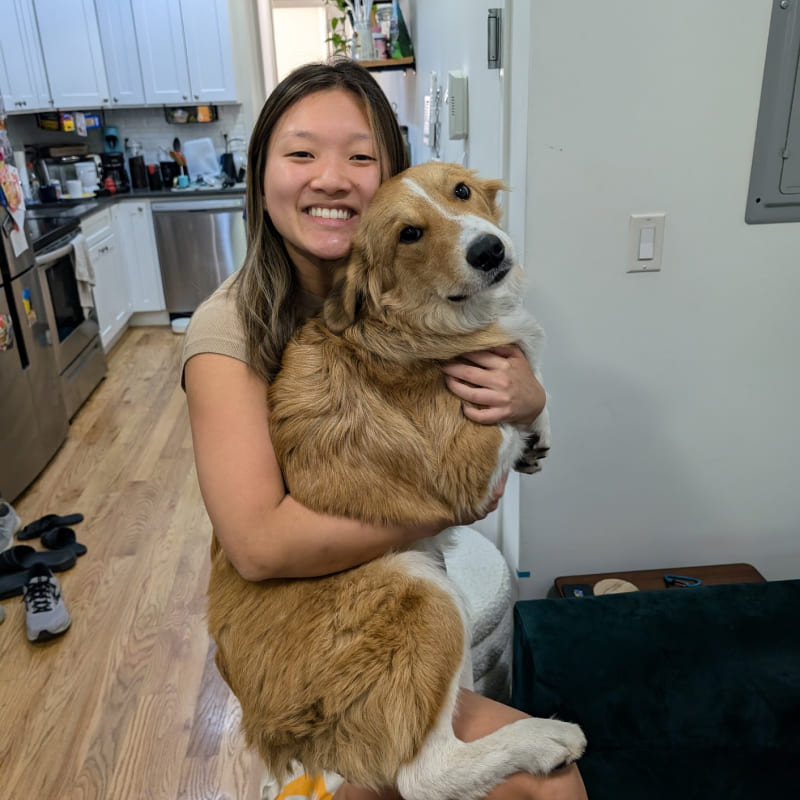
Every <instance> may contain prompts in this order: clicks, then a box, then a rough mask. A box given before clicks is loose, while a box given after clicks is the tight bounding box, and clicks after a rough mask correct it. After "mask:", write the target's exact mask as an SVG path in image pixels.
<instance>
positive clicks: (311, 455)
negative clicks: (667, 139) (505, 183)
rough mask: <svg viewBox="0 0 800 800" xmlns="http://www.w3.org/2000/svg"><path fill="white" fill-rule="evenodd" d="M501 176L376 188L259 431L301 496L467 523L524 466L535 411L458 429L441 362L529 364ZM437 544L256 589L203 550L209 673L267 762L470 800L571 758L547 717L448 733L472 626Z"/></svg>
mask: <svg viewBox="0 0 800 800" xmlns="http://www.w3.org/2000/svg"><path fill="white" fill-rule="evenodd" d="M502 188H503V187H502V184H501V183H500V182H499V181H494V180H485V179H481V178H479V177H477V176H476V175H475V174H474V172H472V171H469V170H466V169H464V168H462V167H460V166H458V165H455V164H443V163H429V164H424V165H421V166H418V167H412V168H411V169H409V170H407V171H405V172H403V173H401V174H400V175H398V176H396V177H395V178H393V179H391V180H389V181H387V182H385V183H384V184H383V185H382V186H381V188H380V189H379V191H378V193H377V194H376V196H375V198H374V199H373V200H372V202H371V204H370V206H369V209H368V210H367V212H366V214H365V216H364V219H363V220H362V223H361V225H360V226H359V229H358V232H357V234H356V237H355V241H354V246H353V253H352V256H351V258H350V259H349V261H348V263H347V265H346V267H345V268H344V269H343V271H342V274H341V275H340V276H338V277H337V280H336V282H335V284H334V288H333V290H332V291H331V294H330V295H329V297H328V299H327V300H326V302H325V305H324V309H323V312H322V313H321V314H320V315H318V316H317V317H314V318H312V319H311V320H309V321H308V322H306V323H305V325H304V326H303V327H301V328H300V329H299V330H298V331H297V332H296V334H295V335H294V337H293V338H292V340H291V341H290V343H289V345H288V346H287V348H286V350H285V353H284V357H283V363H282V368H281V372H280V374H279V375H278V377H277V378H276V379H275V381H273V383H272V385H271V387H270V392H269V412H270V432H271V435H272V441H273V444H274V447H275V451H276V453H277V456H278V460H279V462H280V464H281V468H282V470H283V474H284V478H285V481H286V485H287V487H288V490H289V491H290V492H291V494H292V496H293V497H294V498H295V499H296V500H298V501H299V502H300V503H302V504H304V505H306V506H308V507H310V508H312V509H315V510H316V511H320V512H324V513H326V514H333V515H338V516H345V517H352V518H356V519H361V520H364V521H367V522H371V523H378V524H403V525H413V524H416V523H424V522H431V521H433V520H437V519H452V520H461V519H468V518H472V519H474V518H475V517H476V516H478V515H480V514H481V512H482V510H484V509H485V508H486V506H487V503H488V502H489V500H490V498H491V495H492V490H493V489H494V488H495V486H496V484H497V482H498V481H499V480H500V479H501V477H502V476H503V475H504V473H506V472H507V471H508V470H509V469H511V468H513V467H514V466H515V465H520V466H523V465H524V468H525V469H526V470H528V469H530V470H531V471H535V470H536V469H538V459H537V455H543V454H544V453H545V452H546V450H547V448H548V447H549V428H548V423H547V416H546V414H543V415H542V416H541V417H540V418H539V420H538V421H537V425H536V429H535V430H534V431H532V432H531V431H520V430H518V429H517V428H516V427H515V426H513V425H479V424H476V423H474V422H471V421H470V420H468V419H466V418H465V417H464V415H463V413H462V411H461V404H460V401H459V399H458V398H457V397H455V396H454V395H453V394H452V393H451V392H449V391H448V390H447V388H446V387H445V384H444V380H443V377H442V370H441V367H442V364H443V362H445V361H447V360H448V359H451V358H454V357H456V356H458V355H459V354H462V353H466V352H470V351H475V350H483V349H487V348H492V347H497V346H499V345H504V344H508V343H511V342H517V343H519V344H520V345H521V346H522V348H523V350H524V352H525V354H526V356H527V357H528V359H529V360H530V363H531V364H532V365H533V366H534V370H536V357H537V349H538V347H539V344H540V340H541V336H542V333H541V329H540V327H539V326H538V324H537V323H536V322H535V321H534V320H533V319H532V318H531V317H530V316H529V315H528V314H527V313H526V312H525V311H524V309H523V308H522V305H521V296H522V274H521V269H520V267H519V265H518V263H517V262H516V259H515V256H514V252H513V247H512V244H511V242H510V240H509V238H508V237H507V236H506V234H505V233H504V232H503V231H502V230H501V229H500V228H499V227H498V221H499V217H500V211H499V208H498V206H497V204H496V195H497V192H498V191H499V190H500V189H502ZM532 450H533V451H535V452H534V456H533V458H532V459H526V457H525V455H526V451H527V452H528V453H530V452H531V451H532ZM439 539H440V537H435V538H434V539H426V540H422V541H420V542H418V543H417V544H416V545H414V546H413V547H412V548H410V549H407V550H403V551H400V552H391V553H388V554H386V555H384V556H382V557H381V558H377V559H375V560H374V561H370V562H368V563H366V564H363V565H361V566H359V567H356V568H354V569H348V570H345V571H343V572H339V573H336V574H333V575H327V576H324V577H320V578H309V579H300V580H272V581H264V582H261V583H253V582H247V581H245V580H243V579H242V578H241V577H240V576H239V575H238V573H236V571H235V570H234V569H233V567H232V566H231V564H230V563H229V562H228V560H227V559H226V557H225V555H224V554H223V553H222V551H221V550H220V548H219V546H218V545H217V544H216V543H215V544H214V546H213V549H212V572H211V580H210V584H209V630H210V632H211V635H212V636H213V637H214V639H215V640H216V643H217V648H218V649H217V665H218V667H219V670H220V672H221V674H222V675H223V677H224V678H225V680H226V681H227V682H228V684H229V685H230V687H231V689H232V690H233V692H234V693H235V694H236V696H237V697H238V699H239V701H240V703H241V706H242V727H243V729H244V732H245V736H246V739H247V741H248V743H249V744H250V745H251V746H253V747H255V748H257V749H258V752H259V753H260V755H261V757H262V758H263V760H264V762H265V763H266V765H267V766H268V768H269V769H270V770H271V771H272V772H273V773H276V774H278V775H281V774H283V773H284V772H285V771H286V770H287V769H288V768H289V764H290V762H291V760H292V759H298V760H299V761H301V762H302V764H303V765H304V766H305V767H306V768H307V769H311V770H322V769H325V770H330V771H334V772H338V773H340V774H341V775H343V776H344V777H345V778H346V779H347V780H348V781H350V782H352V783H354V784H357V785H361V786H367V787H371V788H376V789H377V788H379V787H383V786H396V787H397V788H398V789H399V791H400V792H401V794H402V795H403V797H405V798H407V800H451V799H452V798H458V799H459V800H477V798H480V797H483V796H484V795H486V794H487V793H488V792H489V791H490V790H491V789H492V788H493V787H494V786H495V785H496V784H497V783H499V782H501V781H502V780H503V779H504V778H506V777H508V776H509V775H511V774H512V773H515V772H520V771H528V772H533V773H539V774H544V773H548V772H549V771H551V770H552V769H554V768H555V767H557V766H558V765H560V764H563V763H568V762H571V761H574V760H575V759H577V758H579V757H580V755H581V754H582V752H583V748H584V746H585V740H584V737H583V734H582V732H581V730H580V729H579V728H578V727H577V726H575V725H572V724H569V723H566V722H560V721H556V720H545V719H530V720H522V721H519V722H514V723H513V724H511V725H508V726H506V727H503V728H501V729H500V730H498V731H496V732H495V733H492V734H490V735H489V736H486V737H485V738H482V739H478V740H477V741H474V742H471V743H464V742H461V741H459V740H458V739H457V738H456V736H455V735H454V733H453V726H452V719H453V715H454V713H457V708H456V701H457V694H458V690H459V677H460V675H461V673H462V670H463V669H464V667H465V664H467V663H468V660H467V659H468V653H469V635H468V622H467V620H466V618H465V614H464V610H463V607H462V603H461V602H460V600H459V597H458V594H457V591H456V589H455V587H454V586H453V585H452V583H451V582H450V581H449V580H448V578H447V576H446V574H445V572H444V570H443V569H442V566H441V555H440V553H441V551H440V550H438V549H437V548H439V547H440V545H441V542H440V541H439Z"/></svg>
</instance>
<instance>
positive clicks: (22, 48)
mask: <svg viewBox="0 0 800 800" xmlns="http://www.w3.org/2000/svg"><path fill="white" fill-rule="evenodd" d="M3 7H4V8H3V21H2V23H0V91H2V93H3V102H4V105H5V108H6V111H7V112H8V113H9V114H12V113H15V112H16V113H31V112H34V111H42V110H47V109H50V108H52V103H51V96H50V89H49V87H48V85H47V73H46V72H45V70H44V60H43V59H42V46H41V44H40V42H39V31H38V29H37V27H36V17H35V15H34V13H33V6H32V5H31V1H30V0H7V1H6V2H4V3H3Z"/></svg>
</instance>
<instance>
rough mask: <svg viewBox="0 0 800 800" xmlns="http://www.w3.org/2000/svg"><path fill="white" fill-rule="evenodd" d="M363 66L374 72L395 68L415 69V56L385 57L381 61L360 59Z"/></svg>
mask: <svg viewBox="0 0 800 800" xmlns="http://www.w3.org/2000/svg"><path fill="white" fill-rule="evenodd" d="M358 63H359V64H361V66H362V67H366V69H368V70H370V71H372V72H386V71H388V70H393V69H402V70H406V69H415V65H414V56H406V57H405V58H384V59H381V60H380V61H359V62H358Z"/></svg>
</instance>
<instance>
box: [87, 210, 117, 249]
mask: <svg viewBox="0 0 800 800" xmlns="http://www.w3.org/2000/svg"><path fill="white" fill-rule="evenodd" d="M81 231H83V235H84V236H85V237H86V244H87V245H88V246H89V247H90V248H91V247H92V246H93V245H95V244H96V243H97V242H99V241H101V240H102V239H105V238H106V236H110V235H111V233H112V232H113V229H112V227H111V209H110V208H104V209H103V210H102V211H97V212H95V213H94V214H92V215H91V216H88V217H85V218H84V219H82V220H81Z"/></svg>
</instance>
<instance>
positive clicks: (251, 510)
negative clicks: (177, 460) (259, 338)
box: [185, 353, 499, 580]
mask: <svg viewBox="0 0 800 800" xmlns="http://www.w3.org/2000/svg"><path fill="white" fill-rule="evenodd" d="M185 384H186V397H187V401H188V406H189V420H190V423H191V429H192V441H193V444H194V454H195V463H196V465H197V476H198V479H199V482H200V491H201V493H202V495H203V500H204V502H205V505H206V509H207V511H208V515H209V517H210V518H211V523H212V525H213V526H214V533H215V535H216V537H217V539H218V541H219V543H220V545H221V546H222V549H223V550H224V551H225V553H226V555H227V556H228V558H229V559H230V561H231V563H232V564H233V566H234V567H235V568H236V569H237V571H238V572H239V574H240V575H241V576H242V577H243V578H246V579H247V580H263V579H266V578H297V577H310V576H314V575H327V574H330V573H332V572H338V571H339V570H342V569H347V568H348V567H353V566H355V565H357V564H362V563H364V562H365V561H369V560H370V559H373V558H376V557H378V556H380V555H382V554H383V553H385V552H386V551H387V550H390V549H392V548H393V547H401V546H404V545H408V544H410V543H411V542H413V541H415V540H416V539H420V538H423V537H425V536H432V535H434V534H436V533H438V532H439V531H440V530H442V529H444V528H446V527H447V526H448V525H450V524H453V523H452V522H449V521H446V520H440V521H438V522H432V523H431V525H429V526H424V527H420V528H416V527H415V528H403V527H378V526H374V525H368V524H365V523H361V522H357V521H355V520H350V519H344V518H340V517H332V516H327V515H324V514H318V513H316V512H314V511H311V510H310V509H308V508H306V507H305V506H302V505H300V503H298V502H296V501H295V500H293V499H292V497H291V496H290V495H288V494H286V490H285V487H284V483H283V477H282V475H281V470H280V467H279V465H278V461H277V459H276V457H275V451H274V450H273V448H272V443H271V441H270V434H269V423H268V412H267V400H266V395H267V387H266V384H265V383H264V381H262V380H261V379H260V378H259V377H258V376H256V374H255V373H254V372H253V371H252V370H251V369H250V368H249V367H248V366H247V365H246V364H244V363H243V362H242V361H239V360H237V359H235V358H229V357H227V356H223V355H217V354H213V353H203V354H201V355H196V356H194V357H192V358H191V359H189V361H188V362H187V364H186V370H185ZM497 497H498V498H499V494H498V495H497Z"/></svg>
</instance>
